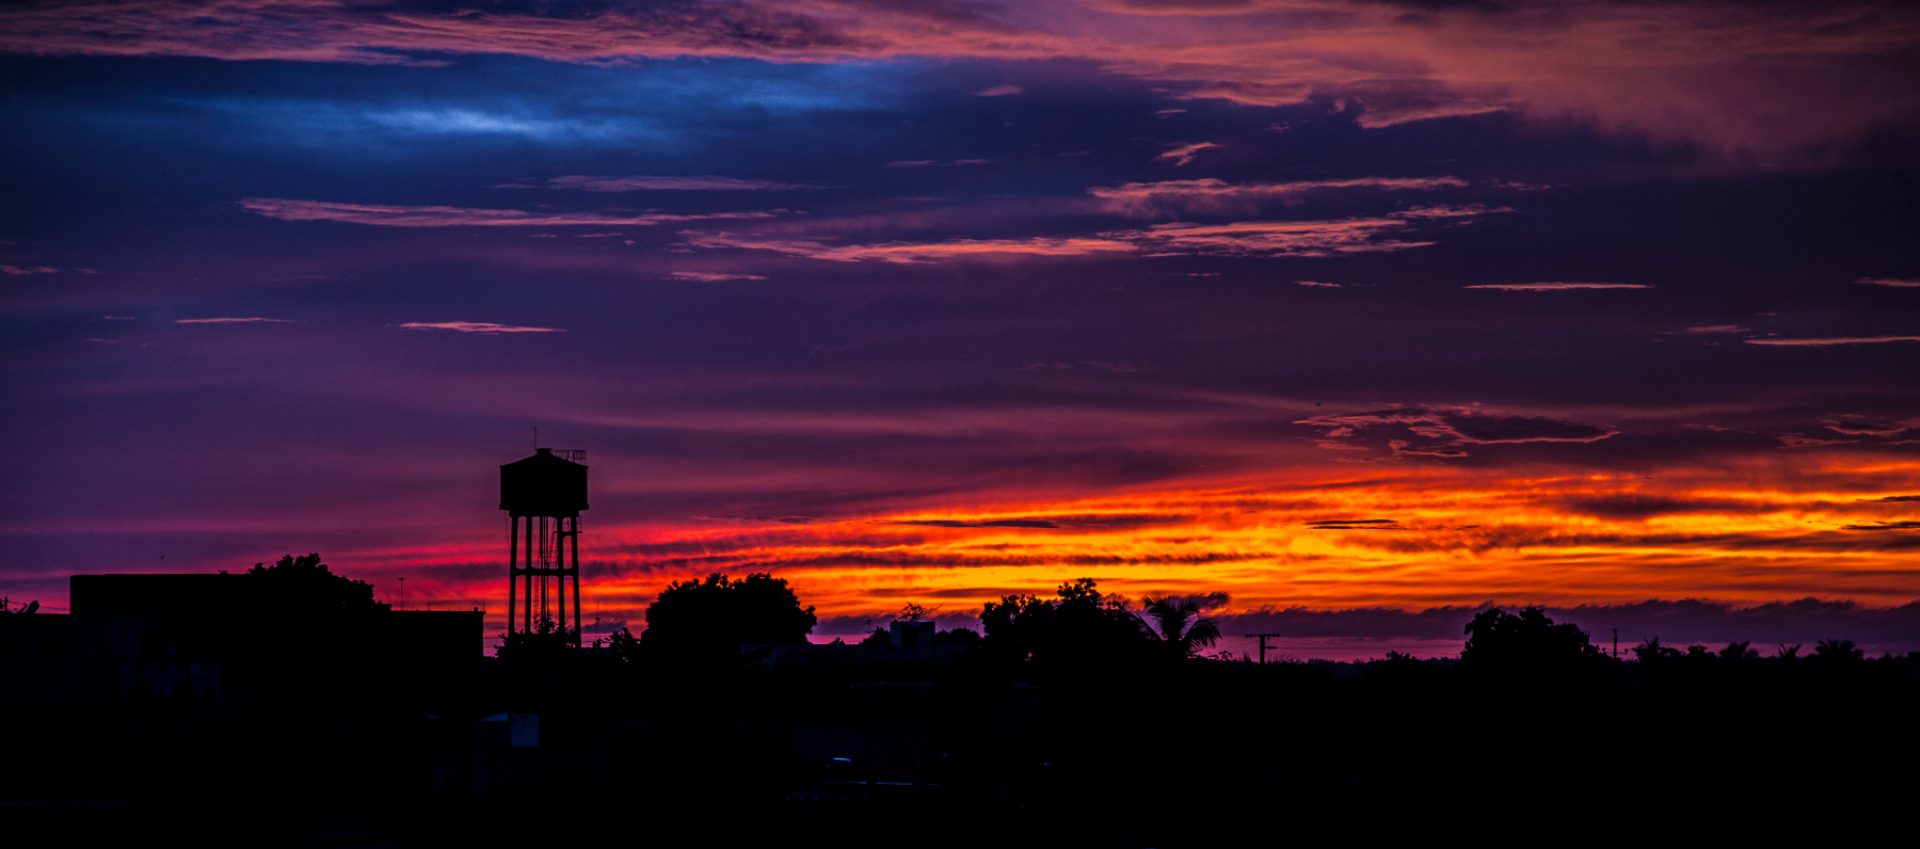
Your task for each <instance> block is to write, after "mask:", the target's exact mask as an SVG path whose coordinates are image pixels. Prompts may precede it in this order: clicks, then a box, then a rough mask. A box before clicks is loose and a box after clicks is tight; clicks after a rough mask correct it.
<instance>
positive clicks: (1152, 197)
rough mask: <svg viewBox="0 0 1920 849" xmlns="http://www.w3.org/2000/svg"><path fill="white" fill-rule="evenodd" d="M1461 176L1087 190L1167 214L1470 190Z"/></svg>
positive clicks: (1128, 210)
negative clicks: (1337, 196) (1318, 198)
mask: <svg viewBox="0 0 1920 849" xmlns="http://www.w3.org/2000/svg"><path fill="white" fill-rule="evenodd" d="M1466 186H1467V181H1465V180H1462V179H1460V178H1458V177H1353V178H1348V179H1341V180H1296V181H1291V182H1278V183H1229V182H1227V181H1225V180H1220V179H1215V178H1212V177H1208V178H1205V179H1199V180H1162V181H1159V182H1153V183H1125V184H1122V185H1118V186H1095V187H1094V188H1091V189H1088V190H1087V194H1089V195H1092V196H1094V197H1096V198H1099V199H1100V200H1102V201H1105V202H1106V203H1107V205H1108V207H1109V208H1110V209H1112V210H1114V211H1117V212H1121V213H1124V214H1128V215H1153V214H1166V213H1168V212H1184V211H1196V212H1224V211H1233V210H1244V209H1249V208H1253V207H1256V206H1258V205H1259V204H1262V203H1268V202H1274V201H1281V202H1285V201H1294V200H1298V199H1300V198H1303V197H1306V196H1308V195H1312V194H1316V193H1324V192H1337V191H1380V192H1400V191H1436V190H1440V189H1458V188H1465V187H1466Z"/></svg>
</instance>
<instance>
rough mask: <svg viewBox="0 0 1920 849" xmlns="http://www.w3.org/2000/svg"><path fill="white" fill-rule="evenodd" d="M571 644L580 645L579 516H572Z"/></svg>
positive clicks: (570, 535)
mask: <svg viewBox="0 0 1920 849" xmlns="http://www.w3.org/2000/svg"><path fill="white" fill-rule="evenodd" d="M568 536H569V537H571V538H572V539H573V644H574V646H575V647H576V648H577V647H579V645H580V517H579V516H577V515H576V516H574V517H573V533H571V534H569V535H568Z"/></svg>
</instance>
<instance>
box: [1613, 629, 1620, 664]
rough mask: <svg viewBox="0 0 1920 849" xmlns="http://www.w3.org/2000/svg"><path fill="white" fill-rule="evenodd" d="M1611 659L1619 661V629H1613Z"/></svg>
mask: <svg viewBox="0 0 1920 849" xmlns="http://www.w3.org/2000/svg"><path fill="white" fill-rule="evenodd" d="M1613 659H1614V660H1619V659H1620V629H1619V628H1615V629H1613Z"/></svg>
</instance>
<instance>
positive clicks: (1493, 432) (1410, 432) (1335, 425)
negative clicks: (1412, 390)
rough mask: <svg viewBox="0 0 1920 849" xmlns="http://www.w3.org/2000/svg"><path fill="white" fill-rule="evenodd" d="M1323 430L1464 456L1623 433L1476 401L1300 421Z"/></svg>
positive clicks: (1401, 450)
mask: <svg viewBox="0 0 1920 849" xmlns="http://www.w3.org/2000/svg"><path fill="white" fill-rule="evenodd" d="M1294 424H1297V425H1301V426H1304V427H1309V428H1313V429H1316V430H1319V431H1320V436H1319V439H1321V440H1322V441H1325V442H1329V443H1332V444H1328V445H1323V446H1322V447H1324V448H1329V449H1332V450H1347V449H1345V448H1343V447H1342V446H1359V447H1363V448H1364V447H1369V446H1372V447H1371V448H1370V449H1369V450H1377V449H1378V448H1380V447H1382V445H1384V447H1385V448H1386V451H1387V453H1389V454H1391V455H1392V456H1395V457H1407V456H1411V457H1435V458H1442V459H1458V458H1463V457H1467V456H1469V452H1468V451H1467V449H1468V448H1471V447H1474V446H1487V445H1527V444H1539V443H1569V444H1583V443H1591V442H1600V441H1602V440H1605V439H1611V438H1613V437H1615V436H1619V435H1620V431H1618V430H1615V429H1613V428H1610V427H1601V426H1598V425H1591V424H1585V423H1582V422H1575V421H1568V420H1566V419H1561V418H1555V417H1552V416H1521V415H1511V414H1507V413H1502V412H1498V411H1492V410H1485V409H1481V408H1479V407H1472V406H1431V405H1407V406H1401V407H1391V408H1388V409H1383V410H1369V411H1365V412H1359V413H1328V414H1325V415H1318V416H1310V417H1308V418H1304V419H1298V420H1296V421H1294Z"/></svg>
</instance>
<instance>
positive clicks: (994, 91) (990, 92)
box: [973, 85, 1027, 97]
mask: <svg viewBox="0 0 1920 849" xmlns="http://www.w3.org/2000/svg"><path fill="white" fill-rule="evenodd" d="M1026 93H1027V90H1026V89H1024V88H1021V87H1020V86H1017V85H997V86H989V87H987V88H983V89H981V90H979V91H976V92H974V93H973V96H974V97H1010V96H1012V95H1016V94H1026Z"/></svg>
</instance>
